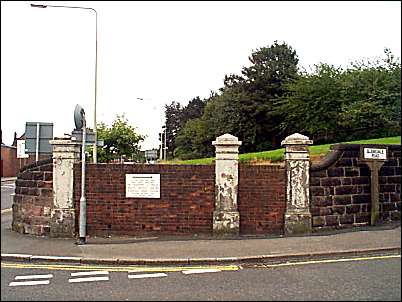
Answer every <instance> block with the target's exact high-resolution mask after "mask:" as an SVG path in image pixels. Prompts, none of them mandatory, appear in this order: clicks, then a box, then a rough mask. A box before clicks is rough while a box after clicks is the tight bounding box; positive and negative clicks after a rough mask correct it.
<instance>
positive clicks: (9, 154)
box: [1, 146, 17, 177]
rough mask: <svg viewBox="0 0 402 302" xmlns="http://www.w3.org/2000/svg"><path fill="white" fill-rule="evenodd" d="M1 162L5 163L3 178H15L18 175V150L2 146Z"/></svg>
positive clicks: (2, 172)
mask: <svg viewBox="0 0 402 302" xmlns="http://www.w3.org/2000/svg"><path fill="white" fill-rule="evenodd" d="M1 161H2V162H3V169H2V171H1V177H15V176H16V175H17V170H16V169H17V168H16V167H17V148H15V147H10V146H1Z"/></svg>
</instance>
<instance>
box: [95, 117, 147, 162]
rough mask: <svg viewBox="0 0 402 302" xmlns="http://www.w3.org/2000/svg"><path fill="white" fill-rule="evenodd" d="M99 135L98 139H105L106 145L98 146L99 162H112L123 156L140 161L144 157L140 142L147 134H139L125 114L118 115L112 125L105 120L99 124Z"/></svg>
mask: <svg viewBox="0 0 402 302" xmlns="http://www.w3.org/2000/svg"><path fill="white" fill-rule="evenodd" d="M97 136H98V139H100V140H104V146H103V147H102V148H98V161H99V162H111V161H113V160H115V159H120V158H122V157H126V158H130V159H133V160H136V161H139V160H140V159H141V157H142V156H141V152H140V146H139V143H140V142H142V141H143V140H144V138H145V136H143V135H141V134H138V133H137V132H136V129H135V128H134V127H132V126H130V125H129V124H128V120H127V119H126V118H125V116H124V114H123V115H117V116H116V118H115V120H114V122H113V124H112V126H111V127H108V126H107V125H106V124H105V123H103V122H102V123H100V124H98V127H97ZM91 149H92V148H91ZM91 149H90V150H91ZM90 152H91V151H90Z"/></svg>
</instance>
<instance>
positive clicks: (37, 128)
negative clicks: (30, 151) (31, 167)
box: [35, 123, 40, 161]
mask: <svg viewBox="0 0 402 302" xmlns="http://www.w3.org/2000/svg"><path fill="white" fill-rule="evenodd" d="M39 130H40V124H39V123H36V152H35V160H36V161H38V160H39V133H40V131H39Z"/></svg>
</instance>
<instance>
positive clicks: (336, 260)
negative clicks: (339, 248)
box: [264, 255, 401, 267]
mask: <svg viewBox="0 0 402 302" xmlns="http://www.w3.org/2000/svg"><path fill="white" fill-rule="evenodd" d="M389 258H401V255H386V256H369V257H359V258H343V259H326V260H310V261H300V262H286V263H278V264H265V265H264V267H278V266H293V265H307V264H320V263H336V262H347V261H365V260H375V259H389Z"/></svg>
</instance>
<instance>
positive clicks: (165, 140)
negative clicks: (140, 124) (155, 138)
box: [165, 123, 167, 160]
mask: <svg viewBox="0 0 402 302" xmlns="http://www.w3.org/2000/svg"><path fill="white" fill-rule="evenodd" d="M166 152H167V146H166V123H165V160H166V157H167V156H166Z"/></svg>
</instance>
